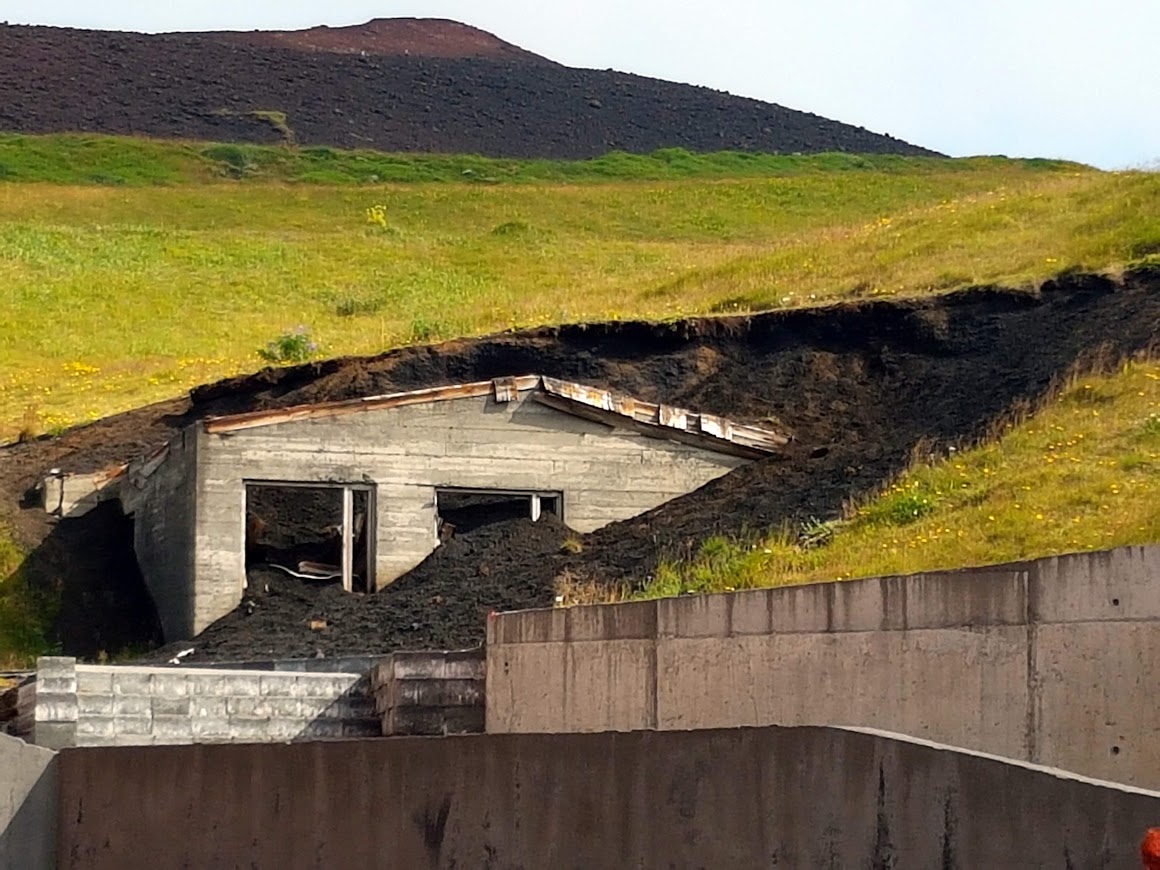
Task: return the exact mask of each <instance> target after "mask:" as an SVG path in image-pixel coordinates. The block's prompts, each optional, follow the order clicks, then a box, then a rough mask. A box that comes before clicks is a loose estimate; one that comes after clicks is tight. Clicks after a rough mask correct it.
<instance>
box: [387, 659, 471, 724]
mask: <svg viewBox="0 0 1160 870" xmlns="http://www.w3.org/2000/svg"><path fill="white" fill-rule="evenodd" d="M485 670H486V664H485V658H484V653H483V650H482V649H480V650H467V651H462V652H422V651H407V652H397V653H394V654H392V655H391V656H389V657H388V658H387V659H386V660H385V661H384V662H382V663H380V664H379V665H377V666H376V667H375V668H374V669H373V670H372V671H371V675H370V677H371V691H372V693H373V694H374V698H375V709H376V710H377V711H378V712H379V714H380V715H381V716H382V720H383V734H385V735H388V736H390V735H402V734H444V735H445V734H472V733H479V732H482V731H483V725H484V702H483V693H484V690H485V688H486V686H485V680H484V676H485Z"/></svg>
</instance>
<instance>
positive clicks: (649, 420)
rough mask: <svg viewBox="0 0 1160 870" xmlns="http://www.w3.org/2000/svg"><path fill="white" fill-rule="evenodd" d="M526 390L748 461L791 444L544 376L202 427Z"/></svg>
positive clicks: (761, 430)
mask: <svg viewBox="0 0 1160 870" xmlns="http://www.w3.org/2000/svg"><path fill="white" fill-rule="evenodd" d="M526 392H531V393H532V398H533V399H534V400H535V401H537V402H539V403H541V404H544V405H547V406H548V407H551V408H555V409H557V410H559V411H563V412H565V413H569V414H574V415H576V416H579V417H584V418H586V419H591V420H595V421H597V422H601V423H605V424H607V425H610V426H614V427H619V428H628V429H633V430H635V431H638V432H641V433H642V434H645V435H649V436H652V437H656V438H665V439H669V440H674V441H683V442H686V443H692V444H695V445H697V446H699V447H703V448H705V449H708V450H714V451H717V452H721V453H730V454H733V455H740V456H744V457H747V458H761V457H763V456H768V455H770V454H774V453H777V452H778V448H780V447H782V446H784V445H785V444H787V443H788V442H789V440H790V439H789V438H788V437H787V436H786V435H785V434H783V433H781V432H778V431H775V430H774V429H771V428H769V427H767V426H756V425H747V424H742V423H736V422H734V421H732V420H727V419H725V418H724V417H718V416H716V415H713V414H699V413H696V412H694V411H689V410H686V409H685V408H678V407H675V406H673V405H663V404H654V403H652V402H644V401H641V400H640V399H634V398H632V397H631V396H626V395H623V394H620V393H616V392H613V391H611V390H602V389H599V388H596V387H589V386H585V385H583V384H576V383H571V382H568V381H561V380H557V379H556V378H549V377H545V376H542V375H525V376H522V377H507V378H496V379H495V380H491V381H476V382H473V383H469V384H455V385H452V386H445V387H433V388H429V389H424V390H412V391H409V392H403V393H388V394H385V395H380V396H366V397H363V398H358V399H346V400H343V401H336V402H318V403H315V404H309V405H296V406H294V407H290V408H277V409H273V410H268V411H250V412H247V413H243V414H231V415H229V416H223V417H209V418H207V419H205V420H203V421H202V423H201V425H202V426H204V428H205V430H206V431H207V432H209V433H213V434H225V433H229V432H238V431H240V430H243V429H254V428H257V427H260V426H273V425H276V424H279V423H288V422H292V421H297V420H316V419H321V418H327V417H337V416H341V415H345V414H352V413H358V412H361V411H371V410H382V409H385V408H401V407H405V406H407V405H419V404H426V403H430V402H441V401H447V400H451V399H465V398H472V397H483V396H491V397H493V398H494V399H495V400H496V401H497V402H510V401H514V400H516V399H518V398H519V396H520V394H521V393H526Z"/></svg>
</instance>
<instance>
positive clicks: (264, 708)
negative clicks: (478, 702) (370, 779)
mask: <svg viewBox="0 0 1160 870" xmlns="http://www.w3.org/2000/svg"><path fill="white" fill-rule="evenodd" d="M37 682H38V684H40V685H41V689H40V690H38V692H37V704H36V731H35V742H36V743H38V744H40V745H45V746H50V747H51V748H54V749H62V748H64V747H71V746H141V745H153V744H167V743H170V744H171V743H226V742H235V743H252V742H267V741H289V740H324V739H332V738H343V737H377V736H380V735H381V733H382V731H381V723H380V720H379V718H378V716H377V715H376V714H375V709H374V702H373V699H372V698H371V696H370V679H369V677H368V676H367V675H366V674H357V673H309V672H305V671H292V670H287V671H255V670H224V669H221V670H218V669H210V668H158V667H155V668H142V667H126V666H122V665H78V664H77V663H76V660H75V659H71V658H42V659H40V660H39V661H38V663H37ZM46 687H47V688H49V689H51V690H52V691H51V692H46V691H45V690H44V689H45V688H46Z"/></svg>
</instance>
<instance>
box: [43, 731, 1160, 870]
mask: <svg viewBox="0 0 1160 870" xmlns="http://www.w3.org/2000/svg"><path fill="white" fill-rule="evenodd" d="M60 770H61V810H60V819H61V827H60V839H59V848H58V853H59V855H60V866H61V867H62V868H76V870H81V868H83V870H103V868H110V870H114V868H115V870H132V868H149V870H153V868H157V867H286V868H296V867H365V868H390V867H398V868H407V870H415V868H454V867H493V868H515V867H528V868H539V867H561V868H574V867H575V868H580V867H582V868H586V870H590V868H595V870H599V868H616V870H620V868H624V867H771V866H776V867H801V868H814V867H829V868H856V867H880V868H886V867H889V868H894V870H907V868H923V870H925V868H931V867H947V868H1008V867H1060V868H1062V867H1069V868H1077V870H1081V868H1106V867H1134V866H1138V854H1139V853H1138V849H1139V843H1140V840H1141V838H1142V836H1143V834H1144V831H1145V829H1146V828H1147V827H1148V826H1150V825H1153V824H1155V823H1156V822H1157V820H1160V794H1157V793H1154V792H1145V791H1141V790H1136V789H1130V788H1126V787H1118V786H1114V785H1110V784H1106V783H1097V782H1094V781H1090V780H1082V779H1078V778H1074V777H1068V776H1064V775H1060V774H1058V773H1056V772H1053V771H1050V770H1045V769H1039V768H1032V767H1029V766H1026V765H1019V764H1013V763H1009V762H1007V761H1004V760H1002V759H995V758H990V757H980V756H977V755H972V754H967V753H963V752H957V751H952V750H948V749H945V748H941V747H936V746H932V745H929V744H924V743H921V742H914V741H907V740H899V739H893V738H891V737H889V736H886V735H880V734H870V733H855V732H849V731H842V730H838V729H823V728H792V729H781V728H762V729H736V730H732V731H690V732H640V733H634V734H617V733H605V734H566V735H528V734H523V735H490V734H489V735H477V736H467V737H447V738H442V739H438V740H435V739H430V738H393V739H386V740H360V741H342V742H332V743H313V744H293V745H255V746H166V747H148V748H127V749H85V750H65V751H64V752H62V753H61V756H60ZM210 831H212V836H210V835H208V834H207V832H210Z"/></svg>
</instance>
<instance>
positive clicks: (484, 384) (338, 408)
mask: <svg viewBox="0 0 1160 870" xmlns="http://www.w3.org/2000/svg"><path fill="white" fill-rule="evenodd" d="M512 380H513V381H514V382H515V385H516V388H517V390H530V389H533V388H534V387H535V386H537V385H538V384H539V381H540V379H539V377H538V376H536V375H523V376H521V377H518V378H513V379H512ZM493 389H494V387H493V382H492V381H476V382H473V383H469V384H454V385H451V386H445V387H431V388H429V389H425V390H412V391H409V392H405V393H388V394H384V395H381V396H366V397H363V398H358V399H344V400H340V401H334V402H317V403H314V404H311V405H294V406H292V407H289V408H278V409H275V410H270V411H250V412H247V413H244V414H231V415H229V416H225V417H209V418H207V419H206V420H204V421H203V425H204V427H205V430H206V431H207V432H211V433H219V434H220V433H228V432H236V431H240V430H243V429H253V428H256V427H259V426H272V425H276V424H279V423H288V422H292V421H296V420H315V419H319V418H325V417H334V416H337V415H340V414H349V413H354V412H358V411H367V410H373V409H380V408H402V407H406V406H408V405H420V404H426V403H428V402H440V401H446V400H448V399H465V398H472V397H477V396H487V395H490V394H491V393H492V390H493Z"/></svg>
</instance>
